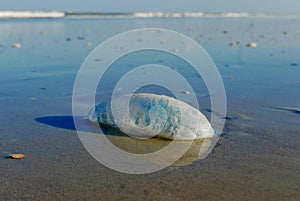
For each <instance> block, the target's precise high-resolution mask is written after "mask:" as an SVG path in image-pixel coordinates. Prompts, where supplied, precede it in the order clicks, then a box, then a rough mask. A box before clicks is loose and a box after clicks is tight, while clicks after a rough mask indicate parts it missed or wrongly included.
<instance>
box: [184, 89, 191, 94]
mask: <svg viewBox="0 0 300 201" xmlns="http://www.w3.org/2000/svg"><path fill="white" fill-rule="evenodd" d="M183 93H184V94H187V95H188V94H191V92H189V91H188V90H185V91H184V92H183Z"/></svg>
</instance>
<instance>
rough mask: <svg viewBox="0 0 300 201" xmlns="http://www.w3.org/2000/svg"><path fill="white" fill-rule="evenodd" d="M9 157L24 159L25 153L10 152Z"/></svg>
mask: <svg viewBox="0 0 300 201" xmlns="http://www.w3.org/2000/svg"><path fill="white" fill-rule="evenodd" d="M7 158H10V159H24V158H25V155H24V154H10V155H8V157H7Z"/></svg>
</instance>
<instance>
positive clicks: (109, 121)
mask: <svg viewBox="0 0 300 201" xmlns="http://www.w3.org/2000/svg"><path fill="white" fill-rule="evenodd" d="M126 96H127V98H128V96H129V95H123V96H120V97H119V98H118V100H117V102H118V104H116V105H114V108H113V110H114V111H115V113H113V112H112V109H111V108H112V107H111V105H112V104H111V102H103V103H100V104H98V105H97V106H96V107H95V108H93V109H92V110H91V111H90V113H89V120H90V121H92V122H98V123H99V124H104V125H108V126H111V127H115V128H118V129H120V130H121V131H122V132H124V133H125V134H128V135H130V136H136V137H138V138H149V136H150V137H154V136H157V137H161V138H165V139H170V140H194V139H202V138H210V137H215V132H214V130H213V128H212V127H211V125H210V123H209V121H208V120H207V119H206V117H205V116H204V115H203V114H202V113H201V112H200V111H199V110H197V109H196V108H194V107H192V106H190V105H188V104H187V103H185V102H183V101H180V100H177V99H174V98H172V97H169V96H164V95H156V94H146V93H137V94H133V95H132V96H131V97H130V102H129V106H127V107H126V102H125V101H124V100H125V99H126ZM116 107H117V108H116ZM128 107H129V108H128ZM128 111H129V117H128V116H127V117H128V118H127V117H126V115H124V114H126V112H128ZM113 114H114V115H113ZM116 122H118V123H116Z"/></svg>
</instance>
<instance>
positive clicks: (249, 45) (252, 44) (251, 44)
mask: <svg viewBox="0 0 300 201" xmlns="http://www.w3.org/2000/svg"><path fill="white" fill-rule="evenodd" d="M247 47H251V48H256V47H257V44H256V43H254V42H252V43H248V44H247Z"/></svg>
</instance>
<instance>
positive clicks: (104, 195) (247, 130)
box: [0, 16, 300, 200]
mask: <svg viewBox="0 0 300 201" xmlns="http://www.w3.org/2000/svg"><path fill="white" fill-rule="evenodd" d="M298 27H300V21H299V18H296V17H289V18H286V17H274V16H273V17H241V18H224V17H214V18H149V19H134V18H123V19H119V18H105V19H102V18H93V19H89V18H87V19H85V18H82V19H80V18H79V19H72V18H62V19H19V20H13V19H7V20H1V21H0V33H1V34H0V76H1V79H0V102H1V104H0V107H1V114H0V120H1V121H0V125H1V126H0V132H1V133H0V154H1V156H3V157H2V158H1V159H0V160H1V162H0V168H1V172H3V174H2V173H1V175H0V178H1V181H4V182H1V188H0V189H1V190H0V197H4V198H5V199H6V200H15V199H44V200H51V198H52V199H53V197H52V196H54V197H56V198H58V199H59V198H66V199H73V198H81V199H125V200H132V199H139V198H141V197H142V198H144V199H149V200H151V199H164V200H173V199H174V198H177V199H184V198H186V199H188V200H200V199H201V200H235V199H236V200H253V199H257V200H278V199H280V200H299V199H300V194H299V186H300V183H299V181H300V175H299V172H300V161H299V153H300V149H299V147H300V146H299V144H300V138H299V134H300V132H299V131H300V129H299V128H300V119H299V118H300V116H299V113H300V102H299V100H300V91H299V88H300V57H299V56H300V55H299V52H300V30H299V28H298ZM137 28H164V29H170V30H174V31H177V32H179V33H182V34H185V35H187V36H189V37H190V38H192V39H193V40H195V41H196V42H198V43H199V44H200V45H201V46H202V47H203V48H204V49H205V50H206V51H207V53H208V54H209V55H210V56H211V57H212V59H213V61H214V62H215V64H216V67H217V69H218V70H219V72H220V74H221V77H222V79H223V82H224V86H225V90H226V95H227V106H228V110H227V111H228V113H227V117H226V124H225V128H224V132H223V134H222V136H221V138H220V140H219V142H218V144H217V146H215V148H214V149H213V151H212V152H211V154H209V155H208V156H207V157H206V158H205V159H203V160H199V158H197V157H196V158H195V157H194V156H193V154H190V155H187V157H186V158H185V159H182V161H183V162H182V164H184V165H182V166H181V165H180V166H175V167H169V168H167V169H165V170H163V171H160V172H157V173H153V174H150V175H139V176H132V175H123V174H120V173H117V172H114V171H112V170H109V169H107V168H106V167H104V166H102V165H101V164H99V163H98V162H97V161H95V160H94V159H93V158H92V157H91V156H89V154H88V153H87V152H86V150H85V149H84V148H83V147H82V145H81V143H80V140H79V138H78V136H77V135H76V131H75V130H74V125H73V124H72V117H71V115H72V104H71V102H72V90H73V84H74V81H75V77H76V74H77V72H78V70H79V68H80V66H81V64H82V63H83V61H84V60H85V58H86V57H87V56H88V55H89V53H90V52H91V51H92V50H93V49H94V48H95V47H96V46H97V45H98V44H100V43H101V42H103V41H105V40H106V39H109V38H110V37H112V36H114V35H116V34H119V33H122V32H125V31H129V30H132V29H137ZM231 42H235V45H234V46H230V45H229V44H230V43H231ZM250 42H255V43H256V44H257V47H256V48H249V47H247V44H248V43H250ZM15 43H20V44H21V48H18V49H15V48H12V45H13V44H15ZM142 56H143V55H141V56H140V57H139V58H142V60H143V58H144V57H142ZM146 56H147V55H146ZM145 60H147V58H145ZM175 63H176V62H175ZM177 64H178V63H177ZM122 65H123V64H122ZM178 68H179V69H178V71H179V72H183V73H185V76H186V77H187V78H188V79H190V80H192V81H193V79H195V78H194V77H195V74H193V72H185V69H180V65H179V67H178ZM111 73H112V76H111V78H112V79H110V78H109V79H107V80H104V83H106V85H104V86H107V88H104V89H102V88H101V87H100V88H99V90H100V91H102V90H103V91H105V90H106V89H110V87H111V85H110V84H112V83H114V82H115V81H114V80H113V77H114V76H113V75H114V73H116V74H117V73H118V72H114V71H112V72H111ZM199 86H201V89H199V91H197V93H198V94H196V95H197V98H198V102H199V108H200V111H201V112H203V113H204V114H205V115H206V116H207V118H209V117H210V115H211V113H210V112H211V111H210V98H209V96H208V93H207V90H206V88H205V86H202V85H199ZM143 90H144V91H147V90H148V91H150V92H153V91H155V92H157V93H169V92H168V91H164V89H162V88H157V87H155V86H152V88H151V87H150V88H144V89H143ZM176 93H177V94H182V89H178V91H177V92H175V95H176ZM105 94H106V93H105ZM105 94H104V95H105ZM104 95H102V94H101V93H100V98H99V99H97V101H101V99H102V98H103V96H104ZM109 132H115V131H109ZM110 138H111V141H112V142H114V143H115V144H118V145H119V146H120V147H123V146H124V149H129V150H130V149H132V147H126V146H125V145H126V143H127V144H129V145H130V146H132V145H133V144H134V145H136V142H128V139H127V138H120V137H119V136H118V135H113V134H112V135H111V136H110ZM122 142H124V143H122ZM161 143H162V142H157V143H156V144H157V145H156V146H158V147H159V146H161ZM124 144H125V145H124ZM158 144H159V145H158ZM162 144H163V143H162ZM147 146H149V145H147ZM195 146H196V145H195ZM149 149H152V148H151V144H150V148H149ZM135 151H137V150H133V152H135ZM14 152H22V153H25V155H26V156H27V158H26V159H24V160H22V161H21V162H20V161H12V160H9V159H5V156H6V155H7V154H9V153H14ZM142 152H143V151H142ZM191 158H192V159H191ZM189 159H191V160H189ZM32 189H38V190H32ZM133 189H137V190H133ZM162 189H166V190H162ZM129 192H130V193H129Z"/></svg>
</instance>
